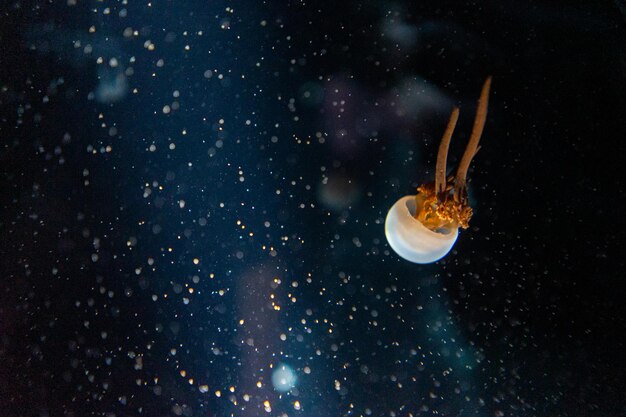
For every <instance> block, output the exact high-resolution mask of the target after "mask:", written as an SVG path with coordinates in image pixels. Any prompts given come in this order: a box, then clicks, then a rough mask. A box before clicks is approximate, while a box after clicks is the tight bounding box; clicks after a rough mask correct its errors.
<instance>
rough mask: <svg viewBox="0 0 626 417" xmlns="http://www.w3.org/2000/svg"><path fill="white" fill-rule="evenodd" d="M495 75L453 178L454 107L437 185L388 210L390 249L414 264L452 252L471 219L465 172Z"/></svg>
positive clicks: (439, 156) (483, 94)
mask: <svg viewBox="0 0 626 417" xmlns="http://www.w3.org/2000/svg"><path fill="white" fill-rule="evenodd" d="M490 86H491V77H488V78H487V80H486V81H485V83H484V84H483V88H482V91H481V94H480V98H479V100H478V109H477V110H476V117H475V119H474V127H473V128H472V134H471V135H470V139H469V142H468V144H467V147H466V148H465V152H464V153H463V157H462V158H461V162H460V163H459V167H458V169H457V172H456V174H455V175H450V176H446V160H447V157H448V148H449V145H450V140H451V139H452V133H453V132H454V128H455V126H456V122H457V120H458V117H459V109H458V108H456V107H455V108H454V109H453V110H452V114H451V115H450V121H449V122H448V127H447V128H446V131H445V132H444V134H443V138H442V139H441V143H440V144H439V152H438V154H437V166H436V170H435V181H434V182H431V183H427V184H423V185H421V186H419V187H418V188H417V195H414V196H411V195H409V196H405V197H402V198H401V199H399V200H398V201H396V203H395V204H394V205H393V206H392V207H391V209H389V212H388V213H387V218H386V219H385V236H386V237H387V241H388V242H389V246H391V248H392V249H393V250H394V251H395V252H396V253H397V254H398V255H399V256H400V257H402V258H404V259H406V260H407V261H410V262H415V263H420V264H426V263H431V262H436V261H438V260H439V259H441V258H443V257H444V256H446V255H447V254H448V252H450V249H452V246H454V243H455V242H456V239H457V237H458V236H459V228H463V229H466V228H467V227H468V226H469V220H470V218H471V217H472V208H471V207H470V206H469V201H468V198H467V171H468V169H469V166H470V163H471V161H472V158H473V157H474V155H476V152H478V142H479V141H480V137H481V135H482V132H483V128H484V127H485V121H486V119H487V105H488V99H489V88H490Z"/></svg>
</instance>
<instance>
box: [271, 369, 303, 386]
mask: <svg viewBox="0 0 626 417" xmlns="http://www.w3.org/2000/svg"><path fill="white" fill-rule="evenodd" d="M297 379H298V378H297V377H296V374H295V372H294V371H293V370H292V369H291V368H290V367H289V366H287V365H284V364H280V365H278V367H277V368H276V369H275V370H274V372H273V373H272V385H274V389H275V390H276V391H280V392H287V391H289V390H290V389H292V388H293V387H295V386H296V381H297Z"/></svg>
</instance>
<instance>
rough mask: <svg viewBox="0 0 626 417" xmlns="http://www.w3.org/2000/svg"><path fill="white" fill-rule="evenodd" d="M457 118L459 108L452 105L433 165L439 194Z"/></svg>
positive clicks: (443, 182)
mask: <svg viewBox="0 0 626 417" xmlns="http://www.w3.org/2000/svg"><path fill="white" fill-rule="evenodd" d="M457 120H459V108H458V107H456V106H455V107H454V108H453V109H452V113H451V114H450V120H449V121H448V126H447V127H446V130H445V132H444V133H443V137H442V138H441V143H440V144H439V152H437V165H436V167H435V192H436V193H437V194H441V193H443V192H444V191H445V189H446V183H447V181H446V165H447V159H448V148H449V147H450V140H451V139H452V134H453V133H454V128H455V127H456V122H457Z"/></svg>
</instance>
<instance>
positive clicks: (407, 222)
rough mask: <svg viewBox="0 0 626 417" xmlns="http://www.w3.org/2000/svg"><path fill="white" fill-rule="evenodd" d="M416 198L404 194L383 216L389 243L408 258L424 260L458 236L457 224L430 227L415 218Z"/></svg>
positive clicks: (435, 257) (449, 245) (433, 259)
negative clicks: (444, 226)
mask: <svg viewBox="0 0 626 417" xmlns="http://www.w3.org/2000/svg"><path fill="white" fill-rule="evenodd" d="M416 201H417V198H416V196H414V195H407V196H404V197H402V198H401V199H399V200H398V201H396V203H395V204H394V205H393V206H391V209H390V210H389V213H387V218H386V219H385V235H386V236H387V241H388V242H389V246H391V248H392V249H393V250H394V252H396V253H397V254H398V255H399V256H400V257H402V258H404V259H406V260H407V261H409V262H414V263H418V264H428V263H431V262H436V261H438V260H439V259H441V258H443V257H444V256H446V255H447V254H448V252H450V249H452V246H454V243H455V242H456V239H457V237H458V236H459V229H458V227H449V228H440V229H438V230H430V229H429V228H427V227H426V226H424V224H422V222H421V221H419V220H418V219H416V218H415V213H416V212H417V211H418V209H419V208H418V207H417V204H416Z"/></svg>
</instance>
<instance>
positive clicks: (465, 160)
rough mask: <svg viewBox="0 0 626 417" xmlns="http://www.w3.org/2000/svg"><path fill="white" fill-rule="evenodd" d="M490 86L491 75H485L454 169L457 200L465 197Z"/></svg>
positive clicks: (485, 118)
mask: <svg viewBox="0 0 626 417" xmlns="http://www.w3.org/2000/svg"><path fill="white" fill-rule="evenodd" d="M490 88H491V76H489V77H487V80H485V83H484V84H483V88H482V91H481V92H480V98H479V99H478V109H477V110H476V117H475V118H474V127H473V128H472V134H471V136H470V139H469V142H468V143H467V147H466V148H465V152H464V153H463V157H462V158H461V162H460V163H459V167H458V169H457V171H456V177H455V180H454V198H455V200H457V201H464V200H465V199H466V198H467V189H466V186H467V171H468V170H469V166H470V164H471V162H472V158H474V155H476V152H477V151H478V143H479V142H480V137H481V136H482V134H483V129H484V127H485V121H486V120H487V107H488V105H489V89H490Z"/></svg>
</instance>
